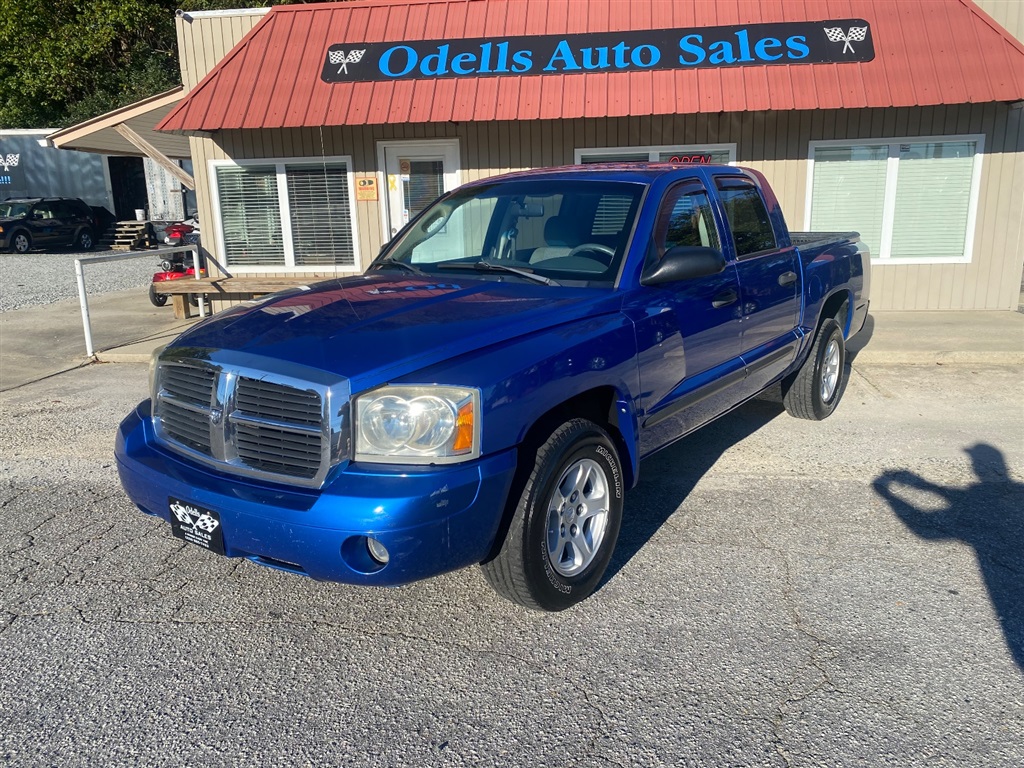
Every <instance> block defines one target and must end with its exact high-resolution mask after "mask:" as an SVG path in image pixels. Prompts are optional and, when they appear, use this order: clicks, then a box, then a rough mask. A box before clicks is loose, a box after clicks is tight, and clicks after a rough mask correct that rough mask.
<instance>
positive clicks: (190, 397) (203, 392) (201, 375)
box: [160, 365, 217, 408]
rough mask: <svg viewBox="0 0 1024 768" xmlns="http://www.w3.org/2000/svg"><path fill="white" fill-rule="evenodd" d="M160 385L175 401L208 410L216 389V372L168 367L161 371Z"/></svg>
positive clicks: (203, 369)
mask: <svg viewBox="0 0 1024 768" xmlns="http://www.w3.org/2000/svg"><path fill="white" fill-rule="evenodd" d="M160 385H161V386H162V387H163V389H164V390H166V391H167V394H168V395H170V396H171V397H173V398H174V399H175V400H176V401H179V402H182V403H192V404H193V405H199V406H204V407H206V408H209V407H210V406H211V405H212V404H213V394H214V389H216V387H217V372H216V371H215V370H213V369H212V368H191V367H186V366H183V365H174V366H168V367H167V368H165V369H164V371H163V377H162V379H161V382H160Z"/></svg>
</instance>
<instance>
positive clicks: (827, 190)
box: [811, 144, 889, 255]
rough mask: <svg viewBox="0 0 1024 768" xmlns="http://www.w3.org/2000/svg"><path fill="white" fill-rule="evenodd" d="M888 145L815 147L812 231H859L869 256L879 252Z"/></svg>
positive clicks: (883, 211)
mask: <svg viewBox="0 0 1024 768" xmlns="http://www.w3.org/2000/svg"><path fill="white" fill-rule="evenodd" d="M888 162H889V146H888V145H887V144H882V145H874V146H853V147H818V148H817V149H816V150H815V151H814V183H813V187H812V189H811V200H812V202H811V229H812V230H815V231H819V232H860V239H861V240H862V241H863V242H864V243H866V244H867V246H868V248H870V249H871V253H872V254H875V255H877V254H879V253H881V245H882V218H883V215H884V213H885V179H886V173H887V166H888Z"/></svg>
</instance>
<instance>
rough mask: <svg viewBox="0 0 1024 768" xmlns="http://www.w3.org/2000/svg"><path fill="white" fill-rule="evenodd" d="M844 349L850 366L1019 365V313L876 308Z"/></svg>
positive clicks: (1022, 340)
mask: <svg viewBox="0 0 1024 768" xmlns="http://www.w3.org/2000/svg"><path fill="white" fill-rule="evenodd" d="M850 353H851V355H852V356H853V361H854V365H874V364H892V365H935V364H939V365H952V364H962V365H1024V314H1021V313H1020V312H974V311H957V312H876V313H874V314H872V315H871V317H869V318H868V322H867V325H866V326H865V327H864V330H863V331H862V332H861V333H859V334H858V335H857V336H855V337H854V338H853V339H851V340H850Z"/></svg>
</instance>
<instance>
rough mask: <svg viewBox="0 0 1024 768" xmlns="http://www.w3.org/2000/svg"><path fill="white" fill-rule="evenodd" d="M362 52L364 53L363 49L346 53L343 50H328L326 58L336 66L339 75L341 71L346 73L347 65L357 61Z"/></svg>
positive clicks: (360, 57)
mask: <svg viewBox="0 0 1024 768" xmlns="http://www.w3.org/2000/svg"><path fill="white" fill-rule="evenodd" d="M364 53H366V50H365V49H364V50H362V51H349V52H348V54H346V53H345V52H344V51H329V52H328V53H327V60H328V61H329V62H330V63H331V64H333V65H335V66H337V67H338V74H339V75H340V74H341V73H342V72H344V73H345V74H346V75H347V74H348V65H349V64H356V63H358V62H359V61H360V60H361V59H362V58H363V54H364ZM339 65H340V66H339Z"/></svg>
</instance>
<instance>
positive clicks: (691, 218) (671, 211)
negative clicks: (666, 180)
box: [654, 182, 720, 257]
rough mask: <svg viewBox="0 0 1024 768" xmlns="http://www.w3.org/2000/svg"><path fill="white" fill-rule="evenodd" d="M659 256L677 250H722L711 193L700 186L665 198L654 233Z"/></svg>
mask: <svg viewBox="0 0 1024 768" xmlns="http://www.w3.org/2000/svg"><path fill="white" fill-rule="evenodd" d="M654 237H655V240H654V245H655V250H656V252H657V253H658V256H659V257H660V256H662V255H664V253H665V251H667V250H669V249H670V248H675V247H676V246H680V245H682V246H690V247H701V246H703V247H704V248H715V249H718V248H719V247H720V243H719V240H718V227H717V226H715V217H714V215H713V214H712V212H711V201H710V200H709V199H708V193H707V192H706V191H705V190H704V188H703V187H702V186H701V185H700V184H699V183H697V182H686V183H683V184H680V185H678V186H676V187H673V188H672V189H670V190H669V191H668V193H667V194H666V196H665V202H664V203H663V204H662V208H661V212H660V213H659V214H658V221H657V223H656V225H655V230H654Z"/></svg>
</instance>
